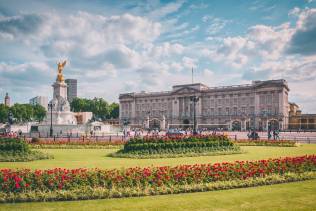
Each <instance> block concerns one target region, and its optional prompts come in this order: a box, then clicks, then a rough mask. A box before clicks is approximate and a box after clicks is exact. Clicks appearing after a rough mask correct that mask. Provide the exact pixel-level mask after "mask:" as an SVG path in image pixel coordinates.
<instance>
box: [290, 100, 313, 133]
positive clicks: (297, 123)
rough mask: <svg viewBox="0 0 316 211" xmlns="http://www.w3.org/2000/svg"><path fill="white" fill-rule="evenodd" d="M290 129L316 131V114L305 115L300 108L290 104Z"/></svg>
mask: <svg viewBox="0 0 316 211" xmlns="http://www.w3.org/2000/svg"><path fill="white" fill-rule="evenodd" d="M289 105H290V107H289V127H288V129H290V130H315V129H316V114H303V113H302V111H301V110H300V108H299V106H298V105H297V104H295V103H289Z"/></svg>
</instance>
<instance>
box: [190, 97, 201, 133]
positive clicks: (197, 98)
mask: <svg viewBox="0 0 316 211" xmlns="http://www.w3.org/2000/svg"><path fill="white" fill-rule="evenodd" d="M190 100H191V101H192V102H193V135H196V134H197V128H196V126H197V121H196V103H197V102H198V101H199V97H197V96H191V97H190Z"/></svg>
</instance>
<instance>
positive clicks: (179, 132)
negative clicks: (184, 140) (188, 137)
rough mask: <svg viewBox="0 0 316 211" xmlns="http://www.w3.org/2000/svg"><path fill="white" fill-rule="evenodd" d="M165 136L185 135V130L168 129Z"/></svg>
mask: <svg viewBox="0 0 316 211" xmlns="http://www.w3.org/2000/svg"><path fill="white" fill-rule="evenodd" d="M166 135H167V136H181V135H185V131H183V130H174V129H173V130H168V131H167V133H166Z"/></svg>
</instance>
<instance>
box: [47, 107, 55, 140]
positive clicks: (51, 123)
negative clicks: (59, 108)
mask: <svg viewBox="0 0 316 211" xmlns="http://www.w3.org/2000/svg"><path fill="white" fill-rule="evenodd" d="M54 106H55V104H54V103H52V102H50V103H49V104H48V107H49V108H50V129H49V135H50V137H53V107H54Z"/></svg>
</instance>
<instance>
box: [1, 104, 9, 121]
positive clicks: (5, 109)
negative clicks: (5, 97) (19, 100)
mask: <svg viewBox="0 0 316 211" xmlns="http://www.w3.org/2000/svg"><path fill="white" fill-rule="evenodd" d="M8 115H9V107H8V106H5V105H4V104H2V103H1V104H0V122H1V123H6V122H7V121H8Z"/></svg>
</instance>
